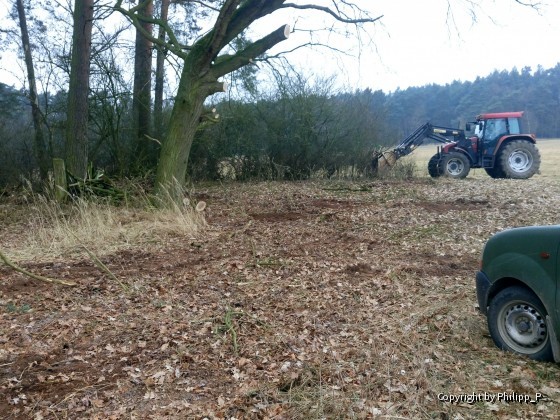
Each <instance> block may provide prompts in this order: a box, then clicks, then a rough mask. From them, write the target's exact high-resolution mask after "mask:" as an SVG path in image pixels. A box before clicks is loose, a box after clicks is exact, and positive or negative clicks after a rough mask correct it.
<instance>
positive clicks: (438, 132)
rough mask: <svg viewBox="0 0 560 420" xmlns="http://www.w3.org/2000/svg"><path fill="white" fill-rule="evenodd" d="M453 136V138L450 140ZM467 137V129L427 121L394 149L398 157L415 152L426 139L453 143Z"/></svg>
mask: <svg viewBox="0 0 560 420" xmlns="http://www.w3.org/2000/svg"><path fill="white" fill-rule="evenodd" d="M450 137H453V140H450ZM464 138H465V131H464V130H459V129H456V128H448V127H439V126H435V125H432V124H431V123H430V122H427V123H425V124H423V125H421V126H420V127H418V128H417V129H416V130H415V131H414V132H413V133H412V134H410V135H409V136H408V137H406V138H405V139H404V140H403V141H402V142H401V143H400V144H399V145H398V146H397V147H395V148H394V149H393V153H394V154H395V157H396V158H397V159H399V158H401V157H403V156H406V155H408V154H410V153H412V152H413V150H414V149H416V148H417V147H418V146H420V145H421V144H422V143H424V141H425V140H426V139H431V140H434V141H437V142H438V143H444V144H448V143H453V142H456V141H459V140H461V139H464Z"/></svg>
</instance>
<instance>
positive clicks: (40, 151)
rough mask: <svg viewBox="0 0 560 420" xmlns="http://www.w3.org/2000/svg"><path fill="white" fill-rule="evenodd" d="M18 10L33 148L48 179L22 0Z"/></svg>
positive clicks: (43, 173)
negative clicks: (29, 105)
mask: <svg viewBox="0 0 560 420" xmlns="http://www.w3.org/2000/svg"><path fill="white" fill-rule="evenodd" d="M16 6H17V12H18V17H19V27H20V29H21V43H22V45H23V52H24V55H25V66H26V68H27V80H28V82H29V101H30V102H31V114H32V117H33V128H34V129H35V139H34V142H33V150H34V152H35V159H36V161H37V165H38V166H39V175H40V177H41V179H43V180H44V179H46V178H47V174H48V170H49V159H48V158H47V151H46V148H45V136H44V134H43V125H42V123H41V120H42V117H41V110H40V109H39V98H38V94H37V83H36V82H35V70H34V68H33V57H32V55H31V45H30V42H29V32H28V30H27V19H26V18H25V9H24V7H23V1H22V0H16Z"/></svg>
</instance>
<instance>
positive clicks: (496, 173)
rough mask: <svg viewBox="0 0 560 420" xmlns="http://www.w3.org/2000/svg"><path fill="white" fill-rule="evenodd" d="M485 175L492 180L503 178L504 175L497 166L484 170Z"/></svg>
mask: <svg viewBox="0 0 560 420" xmlns="http://www.w3.org/2000/svg"><path fill="white" fill-rule="evenodd" d="M484 170H485V171H486V173H487V174H488V175H489V176H491V177H492V178H494V179H500V178H505V177H506V174H505V173H504V171H502V168H500V167H499V166H494V167H493V168H485V169H484Z"/></svg>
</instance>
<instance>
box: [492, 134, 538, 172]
mask: <svg viewBox="0 0 560 420" xmlns="http://www.w3.org/2000/svg"><path fill="white" fill-rule="evenodd" d="M498 161H499V165H500V169H501V170H502V171H503V172H504V174H505V177H506V178H513V179H528V178H531V177H532V176H533V175H535V174H536V173H537V172H538V171H539V168H540V166H541V154H540V153H539V150H538V149H537V147H536V146H535V145H534V144H533V143H531V142H529V141H526V140H514V141H512V142H511V143H508V144H506V145H505V146H504V148H503V149H502V151H501V152H500V155H499V158H498Z"/></svg>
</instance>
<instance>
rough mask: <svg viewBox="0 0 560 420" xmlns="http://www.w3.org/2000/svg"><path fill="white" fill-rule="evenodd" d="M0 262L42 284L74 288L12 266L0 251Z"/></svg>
mask: <svg viewBox="0 0 560 420" xmlns="http://www.w3.org/2000/svg"><path fill="white" fill-rule="evenodd" d="M0 260H2V261H4V264H6V265H7V266H8V267H10V268H11V269H12V270H14V271H17V272H18V273H21V274H24V275H26V276H27V277H31V278H32V279H35V280H39V281H42V282H45V283H51V284H61V285H63V286H76V283H74V282H71V281H65V280H58V279H51V278H48V277H43V276H39V275H38V274H33V273H31V272H30V271H27V270H25V269H23V268H21V267H19V266H18V265H16V264H14V263H13V262H12V261H10V260H9V259H8V257H6V256H5V255H4V254H3V253H2V251H0Z"/></svg>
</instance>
